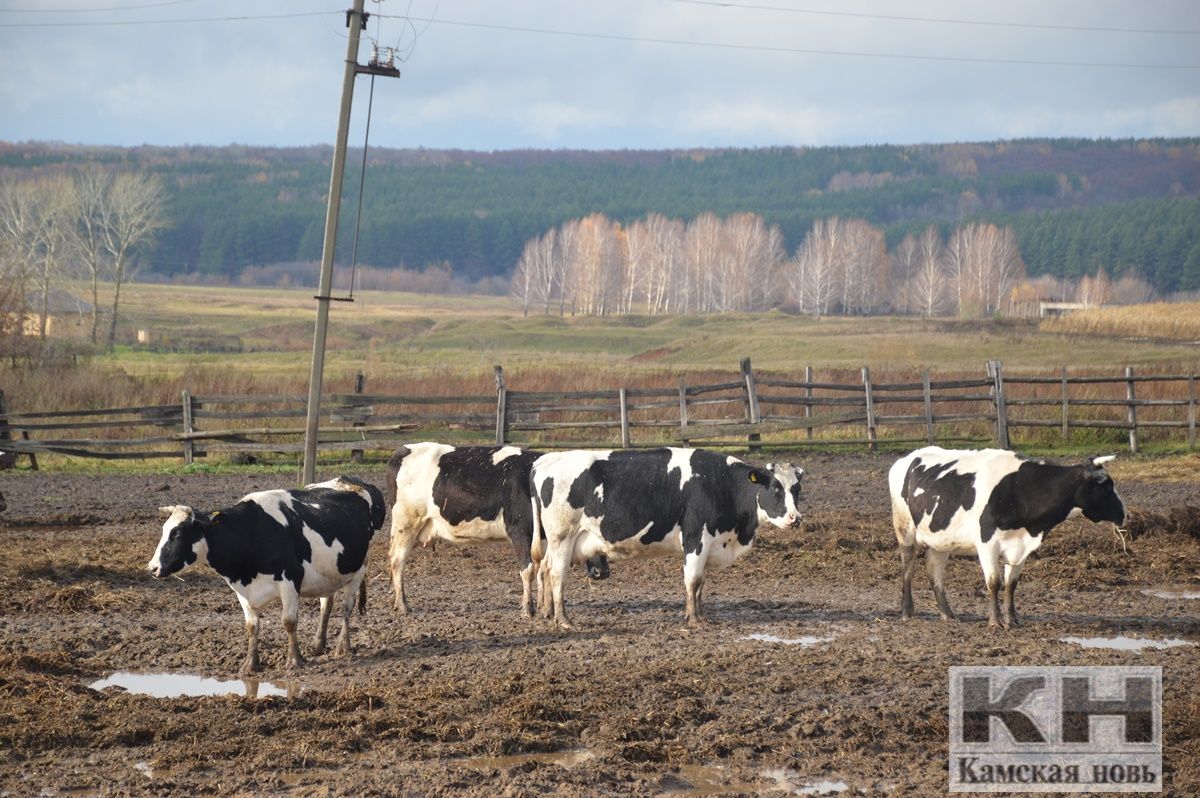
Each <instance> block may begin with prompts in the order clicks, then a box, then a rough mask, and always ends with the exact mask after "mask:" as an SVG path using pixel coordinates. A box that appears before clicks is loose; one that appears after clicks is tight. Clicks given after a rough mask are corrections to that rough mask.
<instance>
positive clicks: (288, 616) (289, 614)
mask: <svg viewBox="0 0 1200 798" xmlns="http://www.w3.org/2000/svg"><path fill="white" fill-rule="evenodd" d="M279 600H280V603H281V604H283V610H282V612H281V613H280V614H281V615H282V617H283V630H284V631H285V632H287V636H288V651H287V667H289V668H298V667H300V666H301V665H303V664H304V657H302V656H301V655H300V643H299V642H298V641H297V640H296V622H297V621H298V619H299V618H300V594H299V593H297V592H296V588H295V586H294V585H293V584H292V583H291V582H288V581H286V580H285V581H283V582H280V583H279Z"/></svg>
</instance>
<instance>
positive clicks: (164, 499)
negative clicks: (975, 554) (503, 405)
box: [0, 455, 1200, 796]
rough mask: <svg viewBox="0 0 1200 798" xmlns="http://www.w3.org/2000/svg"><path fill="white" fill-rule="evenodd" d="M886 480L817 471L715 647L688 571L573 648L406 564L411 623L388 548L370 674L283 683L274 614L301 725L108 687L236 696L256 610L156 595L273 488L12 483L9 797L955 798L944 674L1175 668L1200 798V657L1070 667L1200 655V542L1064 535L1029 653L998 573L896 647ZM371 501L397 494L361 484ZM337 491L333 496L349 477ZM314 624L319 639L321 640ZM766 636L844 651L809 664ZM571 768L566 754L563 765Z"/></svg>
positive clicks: (1174, 754)
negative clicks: (998, 609)
mask: <svg viewBox="0 0 1200 798" xmlns="http://www.w3.org/2000/svg"><path fill="white" fill-rule="evenodd" d="M891 461H892V458H890V457H885V456H881V457H872V456H865V455H856V456H834V455H814V456H806V457H804V458H802V459H801V462H802V464H803V465H804V466H805V467H806V469H807V470H808V477H807V478H806V479H807V481H806V491H807V493H808V503H807V506H806V516H807V519H806V522H805V524H804V526H803V528H802V529H800V530H797V531H788V532H783V531H780V530H777V529H771V528H766V529H764V530H763V531H762V534H761V537H760V540H759V543H758V544H757V545H756V547H755V550H754V551H753V552H751V553H750V554H748V555H747V556H746V557H745V558H743V560H741V561H740V562H739V563H738V564H737V565H736V566H734V568H732V569H731V570H729V571H726V572H724V573H721V574H717V575H713V576H710V580H709V583H708V585H707V586H706V589H705V597H706V608H707V610H708V613H709V615H710V618H711V620H712V621H713V623H712V624H711V625H710V626H708V627H706V628H703V629H700V630H685V629H684V628H682V625H681V618H682V605H683V588H682V578H681V577H680V567H679V566H680V563H679V562H678V561H676V560H674V559H669V560H651V561H635V562H619V563H615V564H614V565H613V575H612V577H611V578H610V579H609V580H608V581H607V582H599V583H588V582H587V581H586V579H584V578H583V576H582V574H581V573H580V572H578V571H576V572H574V574H573V577H572V581H571V582H570V583H569V584H568V586H567V601H568V605H569V608H570V610H571V611H572V613H573V620H574V622H575V623H576V627H577V628H576V630H575V631H573V632H570V633H561V632H559V631H557V630H554V629H551V628H550V627H549V626H546V625H541V624H533V623H530V622H527V621H525V620H523V619H521V618H520V617H519V616H518V614H517V610H516V607H517V599H518V596H519V592H520V583H519V580H518V578H517V575H516V572H515V568H514V567H513V564H512V560H511V553H510V551H509V549H508V548H507V547H506V546H500V545H496V546H484V547H476V548H448V547H445V546H442V547H439V548H438V549H437V550H436V552H434V553H431V552H429V551H419V552H418V553H417V554H416V555H415V556H414V558H413V559H412V560H411V561H410V566H409V568H410V570H409V573H410V575H411V576H410V580H409V590H410V593H409V598H410V601H411V602H412V604H413V607H414V610H415V612H414V614H413V615H410V616H408V617H405V618H400V617H397V616H394V615H393V614H392V612H391V609H390V606H391V605H390V593H389V589H388V584H387V581H386V566H385V561H384V556H383V555H384V551H385V549H386V542H385V541H384V540H383V539H382V536H381V537H380V538H377V539H376V541H375V543H374V544H373V546H372V565H371V579H370V586H369V593H370V609H369V614H368V617H367V618H366V619H364V620H358V619H357V618H356V626H355V632H354V642H355V655H354V657H353V658H352V659H349V660H339V659H334V658H332V657H331V656H320V657H316V658H313V659H310V661H309V664H308V666H307V667H306V668H304V669H303V670H302V671H300V672H298V673H296V674H289V673H287V672H285V671H284V670H283V669H282V658H283V639H284V635H283V630H282V628H281V626H280V624H279V622H278V618H277V617H275V616H273V615H272V616H267V618H266V623H265V624H264V629H263V643H262V654H263V659H264V665H265V668H266V670H265V671H264V673H263V674H262V678H263V679H264V680H265V681H268V682H271V683H273V684H275V685H278V686H280V687H285V688H286V687H289V686H290V687H291V688H292V689H293V690H296V689H298V690H299V692H298V694H297V695H295V696H294V697H292V698H262V699H257V700H252V699H248V698H245V697H240V696H228V697H207V698H177V699H158V698H151V697H147V696H141V695H135V694H131V693H125V692H122V691H121V690H119V689H109V690H106V691H104V692H98V691H95V690H91V689H89V688H88V687H86V685H87V684H88V683H90V682H92V681H93V680H95V679H98V678H101V677H104V676H107V675H108V674H110V673H112V672H113V671H126V670H132V671H173V672H179V673H198V674H203V675H206V676H216V677H221V678H233V677H234V676H235V675H236V671H237V668H238V666H239V664H240V662H241V658H242V656H243V655H244V640H243V630H242V622H241V611H240V609H239V607H238V605H237V602H236V600H235V598H234V596H233V593H232V592H231V591H230V590H229V589H228V588H227V587H226V586H225V585H224V584H223V583H222V582H221V581H220V580H219V578H218V577H216V576H215V574H213V573H212V571H210V570H208V569H199V570H196V571H195V572H186V573H185V581H183V582H180V581H176V580H173V579H169V580H165V581H162V582H154V581H153V580H152V579H150V578H149V577H148V576H147V575H145V574H144V572H143V568H144V564H145V562H146V561H147V560H148V559H149V557H150V555H151V554H152V552H153V549H154V546H155V545H156V543H157V540H158V536H159V524H160V521H159V519H158V518H157V514H156V512H155V508H157V507H158V506H159V505H161V504H171V503H189V504H192V505H195V506H199V507H203V508H215V507H217V506H220V505H222V504H227V503H230V502H231V501H233V500H235V499H236V498H237V497H239V496H240V495H242V494H244V493H246V492H248V491H250V490H252V489H256V488H264V487H275V486H279V485H280V483H281V480H280V478H279V477H270V476H261V475H260V476H189V477H180V476H129V477H115V476H114V477H88V476H77V475H54V474H37V475H32V474H18V475H6V476H4V477H3V478H2V481H0V490H2V491H3V493H4V495H5V497H6V498H7V499H8V503H9V507H8V511H7V512H5V513H4V514H3V515H2V516H0V588H2V589H0V643H2V644H3V647H2V649H0V794H12V795H38V794H43V795H79V794H84V795H88V794H106V795H107V794H117V795H125V794H137V795H141V794H149V795H154V794H159V795H184V794H220V795H230V794H245V795H272V794H299V795H327V794H336V795H347V794H359V795H395V794H414V795H420V794H425V795H448V794H454V795H481V796H484V795H487V796H491V795H535V794H536V795H544V794H550V793H554V794H579V795H585V794H586V795H592V794H617V795H623V794H639V795H661V794H674V795H699V794H717V793H719V794H725V793H743V792H745V793H754V792H764V793H766V792H772V791H775V794H782V793H783V792H784V791H795V790H799V789H801V788H804V787H805V786H806V785H809V786H812V785H816V786H821V785H820V783H821V782H829V783H828V784H825V785H823V786H824V787H826V788H827V789H834V788H835V787H838V786H841V785H840V784H838V783H839V782H840V783H844V784H845V785H846V786H847V787H848V790H847V791H846V792H845V794H846V795H850V794H854V793H855V791H860V792H861V793H864V794H870V795H874V794H893V795H906V796H907V795H941V794H944V793H945V790H946V783H947V763H946V743H947V721H946V713H947V678H948V677H947V669H948V668H949V667H950V666H951V665H969V664H993V665H1000V664H1011V665H1018V664H1044V665H1065V664H1097V665H1099V664H1108V665H1111V664H1148V665H1162V666H1163V681H1164V702H1163V705H1164V721H1163V728H1164V735H1165V741H1166V744H1165V753H1164V762H1165V767H1166V771H1167V774H1166V783H1165V788H1166V789H1165V794H1167V795H1175V796H1195V795H1200V690H1198V689H1197V685H1198V684H1200V649H1197V648H1195V647H1180V648H1171V649H1167V650H1147V651H1144V652H1141V653H1138V652H1127V651H1115V650H1106V649H1084V648H1082V647H1080V646H1078V645H1075V644H1071V643H1065V642H1060V641H1059V638H1061V637H1063V636H1067V635H1075V636H1082V637H1094V636H1111V635H1118V634H1127V635H1134V636H1140V637H1148V638H1159V639H1161V638H1177V637H1181V638H1185V639H1190V640H1197V639H1200V623H1198V622H1197V609H1200V600H1185V599H1171V598H1160V597H1155V596H1150V595H1146V594H1144V593H1142V592H1141V591H1142V590H1143V589H1148V588H1153V587H1159V586H1163V585H1182V584H1190V585H1191V587H1192V589H1193V590H1200V541H1197V540H1196V539H1195V538H1191V537H1188V536H1186V535H1183V534H1178V533H1163V532H1152V533H1150V534H1148V535H1147V536H1145V537H1142V538H1140V539H1138V540H1136V541H1132V542H1130V543H1129V549H1128V552H1127V553H1126V552H1125V551H1124V550H1123V547H1122V544H1121V542H1120V541H1119V540H1118V539H1117V537H1116V536H1115V535H1114V533H1113V532H1112V531H1111V530H1108V529H1102V528H1100V527H1096V526H1093V525H1091V524H1087V523H1085V522H1068V523H1067V524H1065V525H1064V526H1062V527H1060V528H1059V529H1057V530H1055V531H1054V532H1052V533H1050V536H1049V538H1048V540H1047V542H1046V544H1045V545H1044V546H1043V548H1042V549H1041V550H1040V551H1039V552H1038V553H1037V554H1036V555H1035V556H1034V558H1033V559H1031V561H1030V562H1029V564H1028V565H1027V566H1026V569H1025V574H1024V577H1023V579H1022V583H1021V591H1020V593H1019V594H1018V598H1019V600H1020V603H1021V606H1022V609H1023V610H1024V612H1025V614H1026V620H1027V625H1026V626H1025V627H1023V628H1021V629H1019V630H1015V631H1009V632H1002V631H989V630H988V629H987V628H986V626H985V621H984V602H983V596H982V593H981V591H980V584H981V579H980V574H979V568H978V565H977V564H976V563H975V562H974V561H973V560H967V559H955V560H954V561H953V562H952V563H951V565H950V568H949V578H948V594H949V597H950V600H951V603H952V604H953V605H954V606H955V608H956V609H957V610H958V611H959V612H960V614H961V615H962V616H963V621H962V622H960V623H957V624H947V623H942V622H940V621H938V620H937V619H936V615H935V614H934V611H933V598H932V594H931V592H930V591H929V589H928V583H927V581H926V580H925V579H924V577H923V574H922V575H921V577H919V578H918V579H917V581H916V583H915V585H916V588H917V590H916V602H917V609H918V612H919V614H920V616H921V617H920V618H919V619H918V620H915V621H913V622H909V623H902V622H900V620H899V619H898V612H897V605H898V598H899V588H898V578H897V571H898V562H897V557H896V552H895V543H894V539H893V537H892V534H891V530H890V514H889V511H888V504H887V498H886V487H885V480H884V474H885V472H886V469H887V467H888V465H889V464H890V463H891ZM355 473H360V474H362V475H363V476H366V477H367V478H368V479H373V480H374V481H376V482H377V483H379V482H381V480H382V471H381V470H379V469H366V470H362V471H358V472H355ZM330 475H332V474H330ZM1119 488H1120V489H1121V492H1122V495H1123V496H1124V497H1125V500H1126V502H1127V504H1128V505H1129V506H1130V507H1131V508H1133V509H1137V508H1145V509H1154V510H1160V511H1161V510H1162V509H1164V508H1170V507H1172V506H1178V505H1181V504H1183V503H1184V502H1191V503H1196V502H1197V498H1198V496H1200V488H1198V486H1197V485H1196V484H1194V483H1185V482H1154V483H1151V482H1144V481H1142V482H1131V481H1126V482H1119ZM314 607H315V603H313V602H310V603H308V604H306V606H305V608H304V616H303V618H302V621H301V623H302V627H303V631H304V632H305V634H306V635H307V633H308V632H310V631H311V630H312V629H313V628H314V626H315V621H314V616H315V613H314V611H313V610H314ZM752 634H768V635H775V636H777V637H780V638H789V639H795V638H800V637H802V636H805V635H811V636H817V637H823V638H831V639H829V640H826V641H824V642H819V643H817V644H815V645H812V646H809V647H802V646H799V645H784V644H781V643H774V642H765V641H761V640H752V639H746V638H747V636H749V635H752ZM553 752H557V753H553Z"/></svg>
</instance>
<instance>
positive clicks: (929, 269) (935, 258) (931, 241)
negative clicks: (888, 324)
mask: <svg viewBox="0 0 1200 798" xmlns="http://www.w3.org/2000/svg"><path fill="white" fill-rule="evenodd" d="M905 240H908V239H905ZM912 241H913V250H912V258H913V260H912V274H911V276H910V277H909V279H908V288H907V289H906V291H905V293H906V295H907V296H908V297H909V301H910V303H911V306H910V308H911V310H912V311H913V312H916V313H920V314H921V315H922V316H924V317H925V318H930V317H932V316H936V315H938V314H939V313H941V312H943V311H944V310H945V303H946V289H947V285H946V283H947V281H948V277H947V275H946V265H945V253H944V251H943V247H942V237H941V236H940V235H939V234H938V231H937V228H936V227H934V226H933V225H930V226H929V227H926V228H925V231H924V232H922V233H921V236H920V238H916V239H912Z"/></svg>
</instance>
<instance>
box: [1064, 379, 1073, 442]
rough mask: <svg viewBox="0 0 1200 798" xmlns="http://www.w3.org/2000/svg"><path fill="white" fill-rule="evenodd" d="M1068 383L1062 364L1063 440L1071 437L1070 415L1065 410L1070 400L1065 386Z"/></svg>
mask: <svg viewBox="0 0 1200 798" xmlns="http://www.w3.org/2000/svg"><path fill="white" fill-rule="evenodd" d="M1069 384H1070V383H1068V382H1067V367H1066V366H1063V367H1062V411H1063V416H1062V436H1063V440H1064V441H1065V440H1070V439H1071V416H1070V415H1069V413H1068V412H1067V408H1068V406H1069V402H1070V398H1069V394H1068V391H1067V386H1068V385H1069Z"/></svg>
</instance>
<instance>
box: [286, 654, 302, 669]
mask: <svg viewBox="0 0 1200 798" xmlns="http://www.w3.org/2000/svg"><path fill="white" fill-rule="evenodd" d="M304 664H305V659H304V657H301V656H299V655H296V656H294V657H288V659H287V667H288V668H289V669H290V668H303V667H304Z"/></svg>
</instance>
